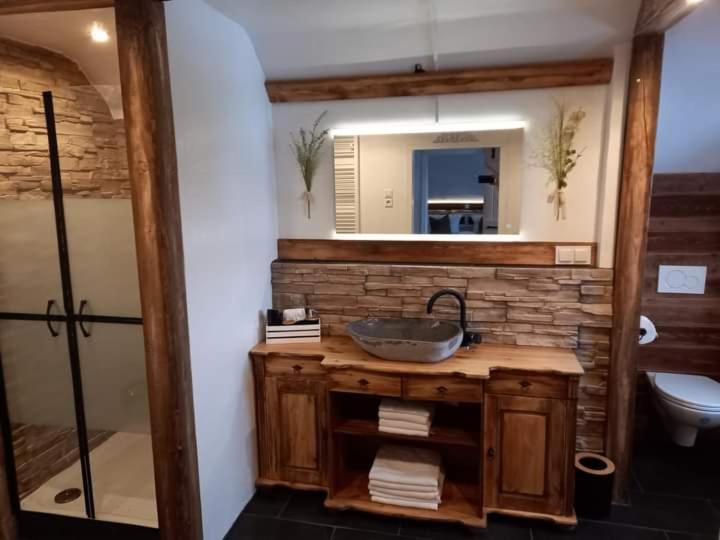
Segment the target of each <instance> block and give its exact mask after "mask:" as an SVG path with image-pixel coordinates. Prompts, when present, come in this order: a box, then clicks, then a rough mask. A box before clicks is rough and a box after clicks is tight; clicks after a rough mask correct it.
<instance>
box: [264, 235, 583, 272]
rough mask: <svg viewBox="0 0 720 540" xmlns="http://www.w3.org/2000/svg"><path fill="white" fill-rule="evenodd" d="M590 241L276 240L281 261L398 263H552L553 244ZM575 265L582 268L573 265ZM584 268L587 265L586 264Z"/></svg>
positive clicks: (514, 264)
mask: <svg viewBox="0 0 720 540" xmlns="http://www.w3.org/2000/svg"><path fill="white" fill-rule="evenodd" d="M560 245H573V246H591V247H592V264H591V265H590V266H591V267H594V266H596V264H597V245H596V244H595V243H593V242H572V243H566V242H463V241H458V242H443V241H437V240H419V241H416V240H296V239H283V238H281V239H279V240H278V259H279V260H281V261H322V262H370V263H399V264H479V265H493V266H518V265H519V266H555V246H560ZM575 268H583V267H582V266H580V267H575ZM585 268H587V266H586V267H585Z"/></svg>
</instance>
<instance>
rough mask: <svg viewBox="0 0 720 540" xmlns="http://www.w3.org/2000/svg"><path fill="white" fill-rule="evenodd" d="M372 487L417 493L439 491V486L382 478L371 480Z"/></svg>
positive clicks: (370, 485)
mask: <svg viewBox="0 0 720 540" xmlns="http://www.w3.org/2000/svg"><path fill="white" fill-rule="evenodd" d="M369 487H370V489H379V490H388V489H389V490H398V491H403V490H411V491H413V492H415V493H437V492H438V487H437V486H418V485H412V484H398V483H397V482H384V481H382V480H370V482H369Z"/></svg>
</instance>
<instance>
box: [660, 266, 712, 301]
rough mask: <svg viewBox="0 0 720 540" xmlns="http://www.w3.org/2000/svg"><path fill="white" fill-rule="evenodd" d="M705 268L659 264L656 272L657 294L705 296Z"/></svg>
mask: <svg viewBox="0 0 720 540" xmlns="http://www.w3.org/2000/svg"><path fill="white" fill-rule="evenodd" d="M706 275H707V267H705V266H671V265H667V264H661V265H660V267H659V271H658V288H657V292H659V293H675V294H705V277H706Z"/></svg>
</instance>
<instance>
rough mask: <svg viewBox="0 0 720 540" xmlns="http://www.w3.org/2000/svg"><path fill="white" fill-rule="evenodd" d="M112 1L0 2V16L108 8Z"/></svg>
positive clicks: (20, 0)
mask: <svg viewBox="0 0 720 540" xmlns="http://www.w3.org/2000/svg"><path fill="white" fill-rule="evenodd" d="M114 5H115V2H114V0H0V15H16V14H18V13H40V12H43V11H73V10H78V9H94V8H108V7H113V6H114Z"/></svg>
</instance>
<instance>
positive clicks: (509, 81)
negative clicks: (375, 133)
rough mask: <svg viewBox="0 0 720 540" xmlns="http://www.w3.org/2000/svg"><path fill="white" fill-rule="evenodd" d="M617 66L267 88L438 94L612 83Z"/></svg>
mask: <svg viewBox="0 0 720 540" xmlns="http://www.w3.org/2000/svg"><path fill="white" fill-rule="evenodd" d="M612 68H613V60H612V59H611V58H601V59H596V60H577V61H574V62H553V63H545V64H528V65H519V66H505V67H492V68H481V69H464V70H457V71H435V72H427V73H402V74H396V75H375V76H365V77H345V78H331V79H305V80H293V81H267V82H266V83H265V87H266V88H267V93H268V97H269V98H270V101H271V102H272V103H282V102H297V101H327V100H341V99H368V98H384V97H402V96H438V95H442V94H466V93H470V92H495V91H506V90H530V89H534V88H556V87H563V86H583V85H592V84H608V83H609V82H610V79H611V78H612Z"/></svg>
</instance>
